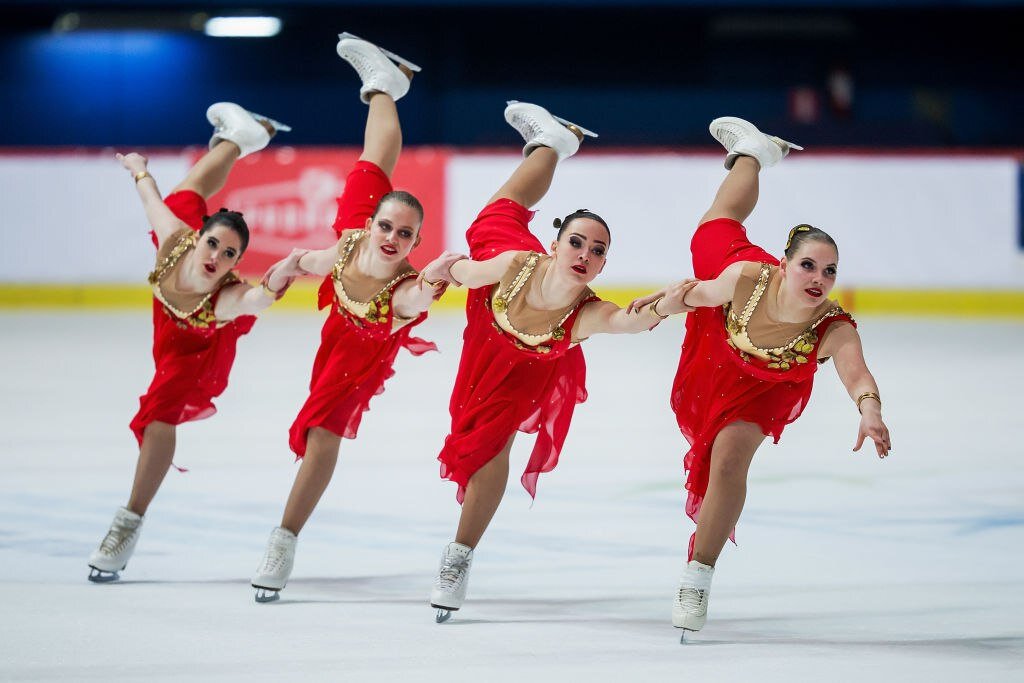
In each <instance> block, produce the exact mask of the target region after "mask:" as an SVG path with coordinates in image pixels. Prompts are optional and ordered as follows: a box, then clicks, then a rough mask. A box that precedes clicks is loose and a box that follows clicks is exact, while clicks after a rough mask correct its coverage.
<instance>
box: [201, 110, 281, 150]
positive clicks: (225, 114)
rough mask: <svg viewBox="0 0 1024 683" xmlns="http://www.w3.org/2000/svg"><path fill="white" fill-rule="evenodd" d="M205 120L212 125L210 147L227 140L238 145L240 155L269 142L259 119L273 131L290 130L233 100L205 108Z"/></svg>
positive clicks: (260, 147)
mask: <svg viewBox="0 0 1024 683" xmlns="http://www.w3.org/2000/svg"><path fill="white" fill-rule="evenodd" d="M206 120H207V121H209V122H210V123H211V124H212V125H213V137H211V138H210V149H213V148H214V147H215V146H216V145H217V143H218V142H221V141H222V140H227V141H229V142H233V143H235V144H236V145H238V149H240V150H241V151H242V154H241V156H239V158H242V157H244V156H248V155H249V154H252V153H253V152H258V151H260V150H261V149H263V148H264V147H266V146H267V145H268V144H269V143H270V133H269V132H267V129H266V128H264V127H263V125H262V124H261V123H260V121H266V122H267V123H269V124H270V127H271V128H273V129H274V131H275V132H276V131H286V132H287V131H290V130H291V129H292V128H291V126H286V125H285V124H283V123H281V122H280V121H275V120H274V119H272V118H269V117H266V116H262V115H261V114H255V113H253V112H251V111H246V110H245V109H242V108H241V107H240V106H238V105H237V104H235V103H233V102H217V103H215V104H211V105H210V108H209V109H207V110H206Z"/></svg>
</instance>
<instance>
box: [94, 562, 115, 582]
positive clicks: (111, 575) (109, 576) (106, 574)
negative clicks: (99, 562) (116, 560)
mask: <svg viewBox="0 0 1024 683" xmlns="http://www.w3.org/2000/svg"><path fill="white" fill-rule="evenodd" d="M120 578H121V574H120V572H110V571H107V570H106V569H97V568H96V567H93V566H92V565H89V580H90V581H92V582H93V583H110V582H111V581H117V580H118V579H120Z"/></svg>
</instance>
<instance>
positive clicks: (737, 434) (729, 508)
mask: <svg viewBox="0 0 1024 683" xmlns="http://www.w3.org/2000/svg"><path fill="white" fill-rule="evenodd" d="M762 441H764V434H762V433H761V428H760V427H758V426H757V425H755V424H752V423H750V422H733V423H731V424H729V425H727V426H726V427H725V429H723V430H722V431H721V432H719V433H718V436H717V437H716V438H715V443H714V445H713V446H712V447H711V476H710V480H709V481H708V490H707V494H706V495H705V496H704V502H703V503H702V504H701V508H700V521H699V522H697V535H696V538H695V539H694V544H693V559H695V560H697V561H698V562H701V563H703V564H706V565H708V566H711V567H714V566H715V562H717V561H718V555H719V554H720V553H721V552H722V548H724V547H725V542H726V541H727V540H728V539H729V534H730V533H732V530H733V528H734V527H735V526H736V522H738V521H739V518H740V512H742V511H743V502H744V500H745V499H746V497H747V471H748V470H749V469H750V462H751V460H753V459H754V453H755V452H756V451H757V448H758V446H760V445H761V442H762Z"/></svg>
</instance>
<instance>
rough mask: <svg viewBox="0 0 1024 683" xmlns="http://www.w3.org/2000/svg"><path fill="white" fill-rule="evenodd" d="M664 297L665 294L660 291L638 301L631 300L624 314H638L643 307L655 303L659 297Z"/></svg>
mask: <svg viewBox="0 0 1024 683" xmlns="http://www.w3.org/2000/svg"><path fill="white" fill-rule="evenodd" d="M664 295H665V292H664V290H662V291H660V292H655V293H654V294H648V295H647V296H642V297H640V298H639V299H633V300H632V301H631V302H629V306H627V307H626V313H633V312H634V311H635V312H637V313H639V312H640V309H641V308H643V307H644V306H646V305H648V304H650V303H651V302H652V301H655V300H657V299H658V298H660V297H662V296H664Z"/></svg>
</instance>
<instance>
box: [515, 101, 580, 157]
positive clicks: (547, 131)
mask: <svg viewBox="0 0 1024 683" xmlns="http://www.w3.org/2000/svg"><path fill="white" fill-rule="evenodd" d="M505 120H506V121H508V124H509V125H510V126H512V127H513V128H515V129H516V130H517V131H518V132H519V134H520V135H522V136H523V140H525V141H526V145H525V146H524V147H523V157H524V158H525V157H528V156H529V155H530V152H532V151H533V150H535V149H537V148H538V147H550V148H551V149H553V150H555V152H557V153H558V160H559V161H561V160H562V159H566V158H568V157H571V156H572V155H573V154H575V153H576V152H577V150H579V148H580V142H582V141H583V138H584V136H586V137H590V138H596V137H597V133H595V132H593V131H589V130H587V129H586V128H583V127H582V126H578V125H576V124H575V123H573V122H571V121H566V120H565V119H563V118H559V117H557V116H554V115H552V114H551V112H549V111H548V110H547V109H545V108H544V107H541V106H538V105H536V104H530V103H528V102H518V101H516V100H509V101H508V106H507V107H505Z"/></svg>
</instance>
